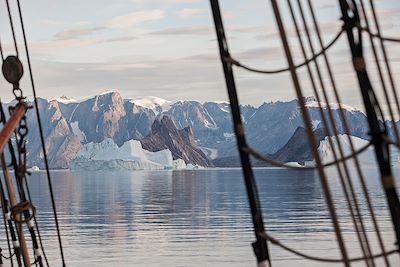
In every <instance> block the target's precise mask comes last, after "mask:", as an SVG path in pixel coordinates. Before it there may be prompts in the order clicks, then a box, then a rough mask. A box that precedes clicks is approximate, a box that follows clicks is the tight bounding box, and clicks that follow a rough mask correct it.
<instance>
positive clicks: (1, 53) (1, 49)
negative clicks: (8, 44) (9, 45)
mask: <svg viewBox="0 0 400 267" xmlns="http://www.w3.org/2000/svg"><path fill="white" fill-rule="evenodd" d="M0 55H1V61H2V62H4V53H3V45H2V43H1V37H0Z"/></svg>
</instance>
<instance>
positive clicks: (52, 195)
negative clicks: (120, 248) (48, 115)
mask: <svg viewBox="0 0 400 267" xmlns="http://www.w3.org/2000/svg"><path fill="white" fill-rule="evenodd" d="M17 5H18V13H19V18H20V23H21V29H22V35H23V39H24V46H25V52H26V56H27V63H28V69H29V77H30V82H31V86H32V92H33V98H34V102H35V111H36V117H37V122H38V127H39V135H40V141H41V144H42V150H43V158H44V163H45V167H46V175H47V181H48V184H49V192H50V198H51V204H52V208H53V215H54V221H55V224H56V231H57V237H58V245H59V248H60V255H61V261H62V266H63V267H65V266H66V264H65V258H64V251H63V246H62V240H61V231H60V225H59V223H58V216H57V210H56V203H55V198H54V192H53V186H52V181H51V177H50V170H49V162H48V159H47V152H46V146H45V140H44V134H43V126H42V123H41V119H40V112H39V103H38V101H37V95H36V89H35V83H34V80H33V73H32V65H31V61H30V56H29V49H28V44H27V39H26V33H25V26H24V22H23V18H22V11H21V5H20V1H19V0H17Z"/></svg>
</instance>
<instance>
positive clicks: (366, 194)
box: [308, 1, 390, 266]
mask: <svg viewBox="0 0 400 267" xmlns="http://www.w3.org/2000/svg"><path fill="white" fill-rule="evenodd" d="M308 5H309V9H310V13H311V16H312V19H313V23H314V27H315V29H316V32H317V37H318V41H319V45H320V47H323V41H322V38H321V31H320V29H319V26H318V22H317V18H316V16H315V11H314V8H313V6H312V2H311V1H308ZM354 5H356V4H355V3H354ZM344 21H345V25H346V30H348V26H349V24H348V23H350V21H349V20H344ZM324 60H325V64H326V69H327V71H328V75H329V79H330V82H331V86H332V88H333V92H334V97H335V101H336V102H337V103H339V109H340V116H341V118H342V122H343V126H344V128H345V132H346V133H347V136H348V142H349V144H350V148H351V151H352V152H354V151H355V147H354V144H353V140H352V139H351V137H350V129H349V125H348V122H347V120H346V116H345V113H344V110H343V109H341V106H342V105H341V104H340V103H342V101H341V98H340V96H339V92H338V90H337V86H336V82H335V79H334V76H333V72H332V69H331V66H330V62H329V59H328V56H327V55H324ZM325 97H326V99H325V101H328V102H329V100H328V96H327V95H326V96H325ZM339 148H341V146H339ZM341 153H342V152H341ZM354 165H355V166H356V170H357V174H358V178H359V181H360V184H361V187H362V191H363V195H364V197H365V199H366V202H367V206H368V210H369V212H370V215H371V219H372V221H373V225H374V229H375V232H376V235H377V238H378V242H379V245H380V248H381V250H382V252H383V253H384V252H385V247H384V244H383V240H382V236H381V233H380V229H379V226H378V223H377V219H376V216H375V212H374V209H373V206H372V202H371V198H370V195H369V192H368V189H367V186H366V182H365V177H364V174H363V171H362V168H361V165H360V162H359V160H358V158H357V157H354ZM344 167H345V172H346V175H347V177H348V185H349V187H350V190H351V194H352V196H353V199H354V202H355V205H356V211H357V213H358V216H357V218H356V219H358V220H359V222H360V226H361V229H362V233H363V237H364V239H365V241H364V242H365V243H366V244H365V245H366V247H367V249H368V252H369V254H371V250H370V245H369V242H368V237H367V234H366V233H365V229H364V225H363V219H362V214H361V213H360V211H359V205H358V200H357V195H356V194H355V192H354V188H353V185H352V181H351V179H350V174H349V171H348V169H347V166H346V164H344ZM385 262H386V265H387V266H390V264H389V261H388V259H387V258H386V257H385ZM367 264H368V263H367ZM372 264H373V265H375V263H374V262H373V261H372Z"/></svg>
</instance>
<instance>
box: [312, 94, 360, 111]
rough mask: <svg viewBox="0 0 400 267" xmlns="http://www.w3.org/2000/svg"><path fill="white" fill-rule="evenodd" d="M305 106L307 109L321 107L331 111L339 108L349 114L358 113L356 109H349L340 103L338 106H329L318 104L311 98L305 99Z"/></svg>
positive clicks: (330, 104) (331, 104) (322, 103)
mask: <svg viewBox="0 0 400 267" xmlns="http://www.w3.org/2000/svg"><path fill="white" fill-rule="evenodd" d="M305 104H306V107H308V108H319V105H321V107H322V108H327V107H328V106H329V107H330V108H331V109H332V110H335V109H339V108H340V107H341V108H342V109H344V110H347V111H349V112H356V111H359V110H358V109H356V108H354V107H351V106H348V105H345V104H342V103H340V104H339V103H329V105H328V104H327V103H325V102H319V103H318V101H316V100H315V99H314V98H312V97H311V98H307V99H306V103H305Z"/></svg>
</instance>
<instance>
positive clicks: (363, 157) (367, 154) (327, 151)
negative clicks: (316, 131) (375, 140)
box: [318, 134, 375, 164]
mask: <svg viewBox="0 0 400 267" xmlns="http://www.w3.org/2000/svg"><path fill="white" fill-rule="evenodd" d="M350 138H351V140H352V142H353V145H354V148H355V150H358V149H360V148H362V147H364V146H365V145H367V144H368V141H367V140H364V139H361V138H358V137H355V136H350ZM338 140H339V142H340V143H341V144H342V147H343V154H344V156H349V155H351V147H350V143H349V138H348V135H345V134H342V135H339V136H338V137H335V136H334V137H332V142H333V145H334V146H335V149H336V151H338V149H337V145H338ZM318 153H319V155H320V156H321V160H322V162H323V163H324V164H326V163H329V162H332V161H334V156H333V152H332V147H331V145H330V143H329V141H328V137H325V139H324V140H322V141H321V143H320V145H319V147H318ZM337 153H338V154H337V155H338V157H339V158H340V155H339V152H337ZM358 157H359V160H360V161H361V162H364V163H371V162H374V160H375V157H374V153H373V148H372V147H370V148H368V149H367V150H366V151H364V152H363V153H361V154H360V155H359V156H358Z"/></svg>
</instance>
